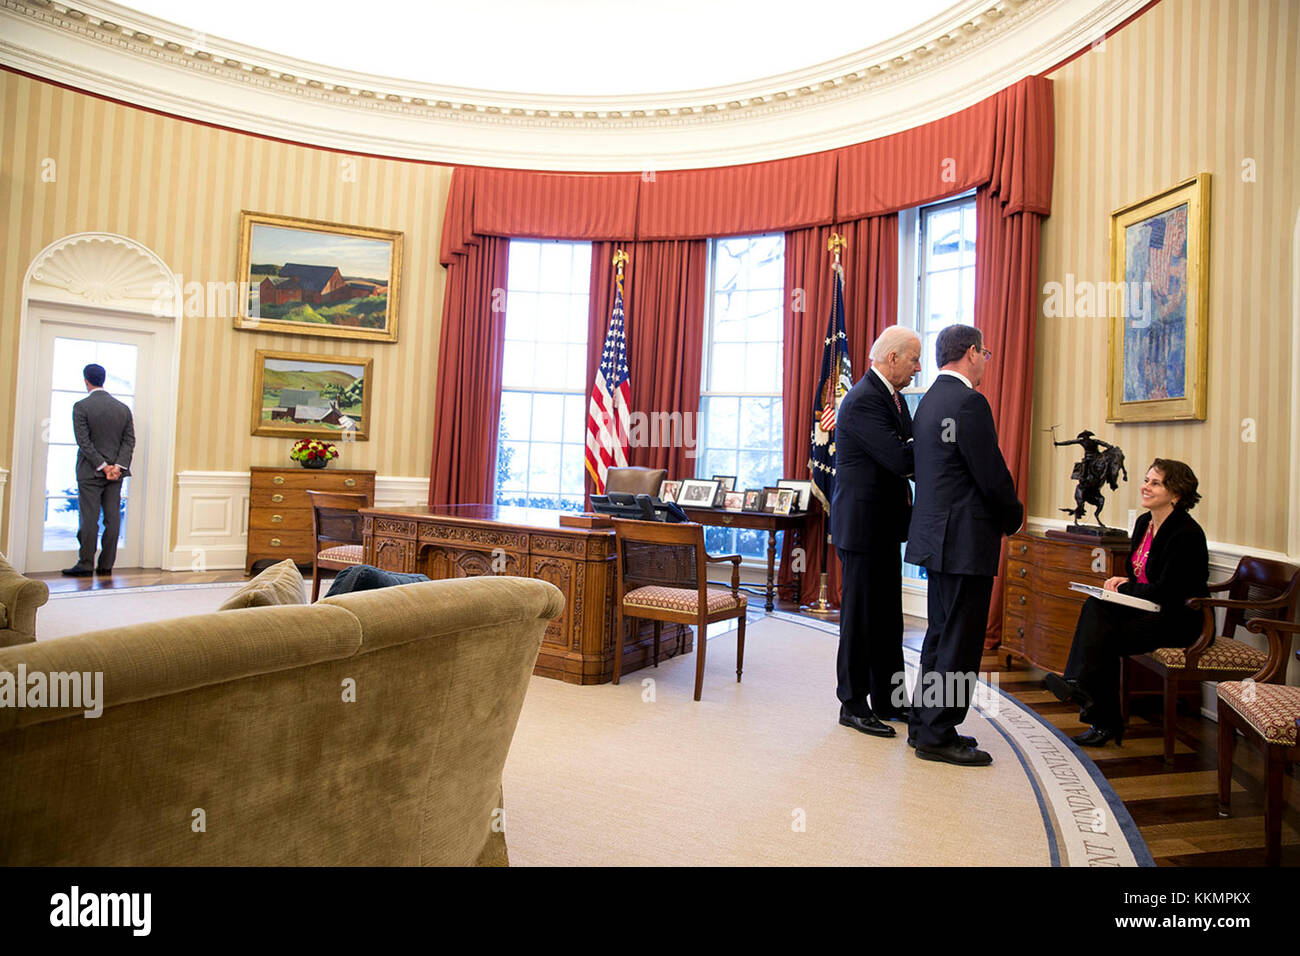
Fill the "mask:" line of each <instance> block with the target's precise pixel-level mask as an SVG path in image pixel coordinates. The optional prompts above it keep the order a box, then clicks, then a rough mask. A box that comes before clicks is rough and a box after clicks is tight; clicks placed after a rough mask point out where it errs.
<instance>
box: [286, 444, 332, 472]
mask: <svg viewBox="0 0 1300 956" xmlns="http://www.w3.org/2000/svg"><path fill="white" fill-rule="evenodd" d="M338 456H339V450H338V448H336V447H335V446H334V443H333V442H329V441H321V440H320V439H318V438H302V439H299V440H298V441H296V442H294V443H293V448H292V449H290V451H289V457H290V458H292V459H293V460H294V461H296V462H300V463H301V464H302V466H303V467H304V468H324V467H325V465H326V464H328V463H329V461H330V460H331V459H333V458H337V457H338Z"/></svg>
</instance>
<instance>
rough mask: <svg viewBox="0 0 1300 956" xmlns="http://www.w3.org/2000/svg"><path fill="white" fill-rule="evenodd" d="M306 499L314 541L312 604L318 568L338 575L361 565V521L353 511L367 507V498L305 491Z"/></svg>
mask: <svg viewBox="0 0 1300 956" xmlns="http://www.w3.org/2000/svg"><path fill="white" fill-rule="evenodd" d="M307 497H308V500H310V501H311V529H312V535H313V539H314V540H315V545H314V546H313V547H312V551H313V552H314V556H313V558H312V562H311V599H312V602H313V603H314V602H315V601H316V600H317V599H318V598H319V597H320V573H321V569H322V568H323V569H325V570H327V571H342V570H343V569H344V568H350V567H351V566H352V565H354V564H361V563H362V561H363V558H362V551H361V543H362V538H361V529H362V518H361V515H359V514H357V511H358V510H359V509H361V508H369V507H370V496H369V495H361V494H344V493H340V492H334V491H309V492H307ZM322 545H324V547H322Z"/></svg>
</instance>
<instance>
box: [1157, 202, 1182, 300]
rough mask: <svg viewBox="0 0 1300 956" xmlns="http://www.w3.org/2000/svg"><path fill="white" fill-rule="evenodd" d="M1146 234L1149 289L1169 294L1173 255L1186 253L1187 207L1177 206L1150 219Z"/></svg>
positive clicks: (1165, 294)
mask: <svg viewBox="0 0 1300 956" xmlns="http://www.w3.org/2000/svg"><path fill="white" fill-rule="evenodd" d="M1150 230H1151V231H1150V232H1149V233H1148V236H1147V279H1148V281H1150V283H1151V289H1152V291H1154V292H1159V293H1160V294H1161V295H1164V296H1167V295H1168V294H1169V270H1170V266H1172V264H1173V259H1174V256H1175V255H1179V254H1181V255H1184V256H1185V255H1186V250H1185V249H1184V248H1183V244H1184V243H1185V242H1186V240H1187V207H1186V206H1179V207H1178V208H1176V209H1173V210H1170V211H1169V212H1168V213H1166V214H1165V215H1164V216H1161V217H1157V218H1155V219H1152V220H1151V224H1150Z"/></svg>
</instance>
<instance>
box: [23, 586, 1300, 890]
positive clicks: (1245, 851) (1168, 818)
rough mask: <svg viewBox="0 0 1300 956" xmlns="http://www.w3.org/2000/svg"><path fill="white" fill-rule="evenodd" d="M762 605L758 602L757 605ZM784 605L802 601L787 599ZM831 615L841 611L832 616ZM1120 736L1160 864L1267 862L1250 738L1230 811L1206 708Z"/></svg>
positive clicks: (1120, 789)
mask: <svg viewBox="0 0 1300 956" xmlns="http://www.w3.org/2000/svg"><path fill="white" fill-rule="evenodd" d="M32 577H36V578H39V579H41V580H43V581H45V582H46V584H48V585H49V588H50V590H51V591H83V590H90V589H94V588H125V587H147V586H151V585H159V584H207V583H218V582H226V581H243V580H245V575H244V573H243V571H242V570H231V571H207V572H181V571H158V570H141V569H138V568H137V569H121V570H117V571H114V573H113V575H112V576H111V577H109V578H99V577H97V578H68V577H63V576H62V575H60V574H59V573H58V572H54V573H52V574H37V575H32ZM760 607H761V605H760ZM777 607H778V609H780V610H783V611H797V610H798V608H797V607H796V606H795V605H793V604H792V603H790V602H787V601H784V600H782V601H779V602H778V604H777ZM832 620H834V618H832ZM918 624H919V622H917V621H916V620H915V619H912V618H909V619H908V627H907V629H906V631H905V633H904V637H903V641H904V643H905V644H906V645H907V646H909V647H912V648H915V649H916V650H918V651H919V650H920V647H921V640H922V638H923V637H924V631H923V630H922V629H921V628H920V627H918V626H917V625H918ZM981 666H982V668H983V669H984V670H985V671H987V672H989V673H993V672H997V674H998V681H999V687H1000V688H1001V690H1003V691H1004V692H1006V693H1008V694H1010V695H1011V696H1012V697H1014V698H1015V699H1016V700H1018V701H1020V702H1021V703H1022V704H1024V705H1025V706H1027V707H1029V708H1031V709H1033V710H1034V711H1036V712H1037V713H1038V714H1040V715H1041V716H1042V717H1043V718H1044V719H1046V720H1048V721H1050V722H1051V723H1053V724H1055V725H1056V726H1057V727H1059V728H1060V729H1061V730H1062V731H1063V732H1065V733H1067V734H1071V735H1072V734H1077V733H1082V732H1083V731H1084V730H1086V729H1087V728H1086V727H1085V726H1084V725H1083V724H1081V723H1079V719H1078V717H1079V712H1078V708H1077V707H1075V706H1074V705H1072V704H1062V703H1061V702H1060V701H1058V700H1057V699H1056V698H1055V697H1053V696H1052V694H1051V693H1049V692H1048V691H1046V690H1044V689H1043V685H1042V681H1043V672H1042V671H1040V670H1037V669H1035V668H1031V667H1027V666H1025V665H1019V664H1018V665H1017V666H1016V667H1014V668H1007V666H1006V662H1005V658H1004V656H1003V655H1000V654H996V653H991V654H985V655H984V659H983V662H982V664H981ZM1133 710H1134V713H1133V715H1132V717H1131V718H1130V721H1129V726H1128V732H1127V733H1126V735H1125V737H1124V743H1123V745H1122V746H1117V745H1115V744H1107V745H1106V746H1105V747H1102V748H1100V749H1096V750H1089V751H1087V753H1088V755H1089V756H1090V757H1092V759H1093V760H1094V761H1095V762H1096V764H1097V766H1098V767H1099V768H1100V769H1101V772H1102V774H1103V775H1104V776H1105V777H1106V779H1107V780H1108V781H1110V785H1111V786H1112V787H1113V788H1114V789H1115V792H1116V794H1118V795H1119V797H1120V799H1121V800H1123V801H1124V805H1125V806H1126V807H1128V811H1129V813H1130V814H1131V815H1132V816H1133V821H1134V823H1136V824H1137V826H1138V829H1139V830H1140V831H1141V833H1142V837H1143V839H1144V840H1146V844H1147V847H1148V848H1149V849H1150V851H1151V855H1152V856H1153V857H1154V858H1155V861H1156V863H1157V865H1160V866H1191V867H1199V866H1229V867H1232V866H1262V865H1263V863H1264V792H1263V788H1262V780H1263V775H1264V760H1263V756H1262V755H1261V753H1260V752H1259V750H1258V749H1257V748H1255V747H1253V746H1251V745H1249V744H1247V743H1246V742H1245V741H1244V740H1239V741H1238V744H1237V752H1236V758H1235V760H1234V764H1233V793H1232V816H1231V817H1230V818H1228V819H1222V818H1220V817H1219V815H1218V773H1217V768H1218V762H1217V761H1218V725H1217V724H1215V723H1214V722H1213V721H1210V720H1207V719H1205V718H1203V717H1202V716H1201V715H1200V714H1199V713H1180V714H1179V717H1178V727H1177V730H1176V747H1175V752H1174V760H1173V763H1172V764H1166V763H1165V762H1164V760H1163V758H1162V756H1161V752H1162V749H1163V745H1162V742H1161V736H1162V735H1161V727H1160V702H1159V700H1158V699H1154V698H1153V699H1148V700H1137V701H1135V702H1134V706H1133ZM1283 795H1284V797H1285V799H1286V810H1285V811H1284V814H1283V819H1282V865H1283V866H1300V783H1298V782H1297V780H1296V774H1295V767H1294V766H1293V767H1292V768H1291V769H1290V771H1289V772H1288V773H1287V774H1286V775H1284V777H1283Z"/></svg>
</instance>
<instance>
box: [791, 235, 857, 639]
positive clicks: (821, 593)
mask: <svg viewBox="0 0 1300 956" xmlns="http://www.w3.org/2000/svg"><path fill="white" fill-rule="evenodd" d="M848 244H849V241H848V240H847V239H845V238H844V237H843V236H841V235H840V234H839V233H838V232H832V233H831V236H830V238H829V239H827V240H826V249H827V251H829V252H830V253H831V255H832V256H834V259H833V260H832V262H831V271H832V272H833V273H834V274H836V275H838V276H839V278H840V281H841V282H843V281H844V267H843V266H842V265H841V264H840V252H841V251H842V250H843V249H844V247H845V246H847V245H848ZM837 391H838V389H837ZM843 397H844V396H843V395H838V394H837V395H836V404H837V405H838V403H839V400H840V399H842V398H843ZM826 505H827V507H826V508H825V511H826V540H825V541H823V542H822V573H821V582H820V586H819V587H818V589H817V601H816V603H815V604H809V605H806V606H803V607H800V608H799V611H800V613H802V614H811V615H813V616H814V617H821V618H832V617H836V616H838V612H837V611H836V610H835V608H833V607H831V605H830V602H829V601H827V600H826V564H827V562H828V561H829V560H830V550H831V548H830V545H831V529H830V520H831V509H830V502H826Z"/></svg>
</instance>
